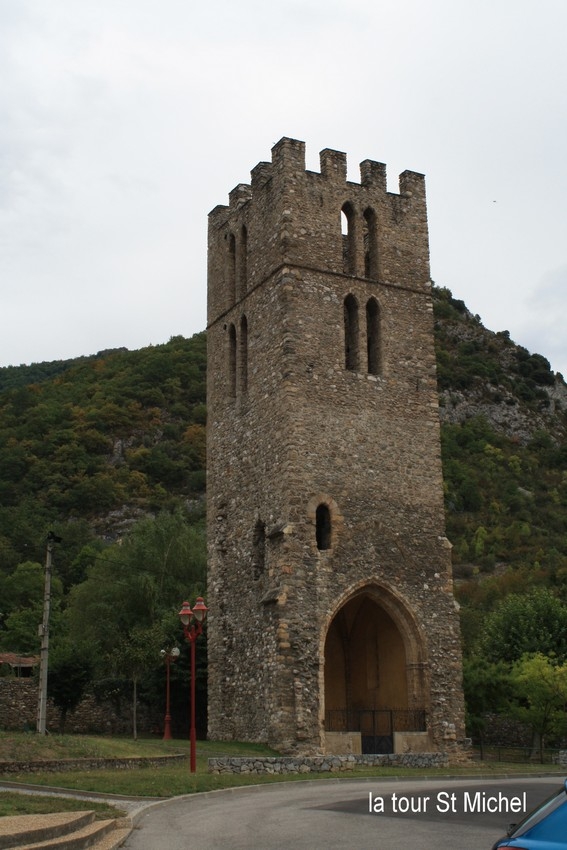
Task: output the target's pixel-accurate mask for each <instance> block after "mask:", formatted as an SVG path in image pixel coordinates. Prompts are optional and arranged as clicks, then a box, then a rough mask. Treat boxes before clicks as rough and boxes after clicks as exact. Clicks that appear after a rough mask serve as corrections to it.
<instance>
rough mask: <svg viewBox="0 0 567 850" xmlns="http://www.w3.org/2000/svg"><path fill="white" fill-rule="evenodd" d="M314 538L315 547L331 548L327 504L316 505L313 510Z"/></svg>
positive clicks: (320, 548) (329, 514)
mask: <svg viewBox="0 0 567 850" xmlns="http://www.w3.org/2000/svg"><path fill="white" fill-rule="evenodd" d="M315 539H316V541H317V549H319V550H325V549H330V548H331V512H330V510H329V508H328V505H325V504H321V505H318V506H317V510H316V511H315Z"/></svg>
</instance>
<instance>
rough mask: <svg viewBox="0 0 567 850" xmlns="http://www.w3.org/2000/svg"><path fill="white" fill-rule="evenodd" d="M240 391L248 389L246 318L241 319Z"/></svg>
mask: <svg viewBox="0 0 567 850" xmlns="http://www.w3.org/2000/svg"><path fill="white" fill-rule="evenodd" d="M239 348H240V364H239V366H240V370H239V371H240V391H241V392H243V393H245V392H246V390H247V389H248V320H247V318H246V316H242V318H241V319H240V346H239Z"/></svg>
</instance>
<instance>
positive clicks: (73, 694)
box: [47, 644, 92, 734]
mask: <svg viewBox="0 0 567 850" xmlns="http://www.w3.org/2000/svg"><path fill="white" fill-rule="evenodd" d="M91 679H92V660H91V657H90V654H89V653H88V652H87V651H86V650H85V649H84V648H83V649H81V648H80V647H73V646H70V645H69V644H66V645H63V646H60V648H59V649H58V651H54V652H51V654H50V658H49V671H48V677H47V694H48V696H50V697H51V699H52V700H53V702H54V703H55V706H56V707H57V708H58V709H59V731H60V732H61V734H63V733H64V732H65V721H66V719H67V714H68V712H69V711H73V710H74V709H75V708H76V707H77V706H78V705H79V703H80V702H81V700H82V698H83V696H84V693H85V688H86V687H87V685H88V684H89V683H90V681H91Z"/></svg>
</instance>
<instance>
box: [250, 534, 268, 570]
mask: <svg viewBox="0 0 567 850" xmlns="http://www.w3.org/2000/svg"><path fill="white" fill-rule="evenodd" d="M265 569H266V526H265V523H263V522H262V521H261V520H258V522H257V523H256V525H255V527H254V534H253V535H252V575H253V577H254V579H255V581H258V579H259V578H261V577H262V576H263V574H264V571H265Z"/></svg>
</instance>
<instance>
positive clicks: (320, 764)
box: [208, 753, 449, 775]
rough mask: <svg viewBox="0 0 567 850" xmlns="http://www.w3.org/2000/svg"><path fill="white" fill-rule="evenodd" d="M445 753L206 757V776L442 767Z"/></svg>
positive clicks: (445, 760) (447, 762) (446, 762)
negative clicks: (217, 774) (311, 756)
mask: <svg viewBox="0 0 567 850" xmlns="http://www.w3.org/2000/svg"><path fill="white" fill-rule="evenodd" d="M448 764H449V758H448V756H447V754H446V753H396V754H394V753H390V754H389V755H375V756H365V755H348V756H316V757H313V758H308V757H304V758H301V757H296V758H291V757H287V758H286V757H282V758H277V757H275V758H274V757H270V758H210V759H209V760H208V771H209V773H219V774H220V773H241V774H242V773H244V774H258V775H266V774H278V773H281V774H284V773H292V774H294V773H346V772H348V771H352V770H354V769H355V768H356V767H415V768H423V767H432V768H435V767H446V766H447V765H448Z"/></svg>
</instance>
